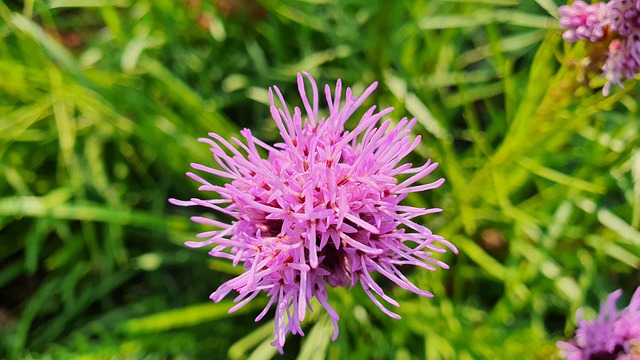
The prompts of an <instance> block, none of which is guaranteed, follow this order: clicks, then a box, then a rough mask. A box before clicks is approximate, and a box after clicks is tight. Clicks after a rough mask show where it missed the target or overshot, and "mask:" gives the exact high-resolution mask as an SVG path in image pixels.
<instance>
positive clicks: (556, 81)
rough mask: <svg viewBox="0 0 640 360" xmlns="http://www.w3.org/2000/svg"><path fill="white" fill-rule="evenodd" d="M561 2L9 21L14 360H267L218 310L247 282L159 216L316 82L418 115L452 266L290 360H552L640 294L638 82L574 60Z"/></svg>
mask: <svg viewBox="0 0 640 360" xmlns="http://www.w3.org/2000/svg"><path fill="white" fill-rule="evenodd" d="M557 5H560V3H554V2H553V1H551V0H536V1H515V0H483V1H465V0H455V1H454V0H448V1H446V0H432V1H429V0H418V1H404V0H403V1H393V2H391V1H382V0H379V1H364V0H349V1H341V2H332V1H328V0H313V1H312V0H306V1H303V0H286V1H272V0H260V1H258V2H255V1H251V0H219V1H217V2H214V3H212V2H206V1H204V2H203V1H196V0H193V1H178V2H173V1H169V0H160V1H151V0H140V1H128V0H119V1H107V0H104V1H103V0H91V1H89V0H55V1H53V0H52V1H41V0H30V1H25V2H23V3H22V2H14V1H9V2H5V3H1V4H0V19H1V20H0V35H1V36H2V41H1V42H0V175H2V176H0V358H8V359H19V358H36V359H40V358H42V359H58V358H83V359H102V358H125V357H126V358H134V359H138V358H140V359H142V358H144V359H155V358H158V359H161V358H183V359H184V358H211V357H212V356H213V355H216V356H218V357H225V356H226V357H228V358H231V359H267V358H271V357H273V356H277V355H276V352H275V349H274V348H272V347H271V346H269V345H268V343H269V342H270V341H271V339H272V336H273V334H272V324H271V323H270V322H269V321H268V320H263V322H262V323H259V324H255V323H254V322H253V318H254V317H255V315H256V313H257V312H259V307H260V305H261V304H264V298H262V299H261V300H258V299H260V298H258V299H256V300H255V301H254V302H255V304H253V305H250V306H248V307H246V308H244V309H243V311H241V312H237V313H234V314H233V315H229V314H227V310H228V309H229V308H230V306H231V305H230V300H228V301H224V302H222V303H220V304H214V303H209V302H207V299H208V295H209V293H210V292H211V291H213V290H214V289H215V288H216V287H217V285H218V284H220V283H221V282H222V281H224V280H225V279H228V278H229V277H230V276H231V275H233V274H235V273H237V271H238V269H236V268H233V267H231V266H230V265H229V264H227V263H225V262H221V261H215V260H210V259H208V258H207V256H206V252H204V251H198V250H192V249H188V248H185V247H184V246H183V245H182V243H183V242H184V241H188V240H191V239H193V237H194V234H195V233H196V232H197V231H198V227H197V226H196V225H193V224H191V223H190V222H189V219H188V217H189V216H190V215H195V214H194V213H193V211H192V210H190V209H186V210H185V209H179V208H174V207H171V206H169V205H168V203H167V198H168V197H177V198H189V197H192V196H194V194H195V193H196V186H195V184H194V183H193V182H190V181H189V180H188V178H187V177H186V176H184V173H185V172H186V171H188V168H189V163H190V162H200V163H205V164H207V163H211V159H210V158H209V155H208V154H209V152H208V151H207V149H206V148H204V147H202V146H200V145H199V144H198V143H197V142H196V139H197V138H198V137H201V136H204V135H205V134H206V133H207V132H211V131H212V132H216V133H218V134H220V135H222V136H225V137H230V136H234V135H236V134H238V131H239V130H240V129H241V128H242V127H251V128H252V129H253V133H254V135H255V136H257V137H259V138H261V139H264V140H265V141H270V142H272V141H276V140H277V139H278V136H279V135H278V132H277V128H276V127H275V126H274V124H273V123H272V122H271V121H270V119H269V113H268V107H267V104H268V96H267V92H266V89H267V87H268V86H271V85H273V84H276V85H278V86H279V87H280V88H281V89H283V91H284V92H285V93H286V94H289V96H288V98H289V99H292V100H291V101H293V96H291V95H292V94H295V93H296V88H295V81H294V79H295V74H296V73H297V72H299V71H302V70H306V71H308V72H310V73H311V74H312V75H314V76H315V77H316V79H317V80H318V81H319V82H320V83H322V84H324V83H332V82H334V81H335V79H337V78H342V80H343V82H344V83H346V84H352V85H353V87H354V90H355V92H356V93H357V92H358V91H361V90H362V89H364V87H365V86H366V85H368V84H369V83H370V82H372V81H376V80H377V81H379V82H380V86H379V89H378V91H377V92H376V93H375V94H374V97H375V99H374V100H375V103H377V104H380V105H381V106H394V107H395V108H396V110H395V112H394V114H395V116H397V119H399V118H400V117H402V116H405V115H406V116H413V117H416V118H417V119H418V121H419V125H418V126H417V127H416V128H415V129H414V130H415V132H416V134H420V135H421V136H422V137H423V141H422V143H421V145H420V147H419V148H418V149H417V151H416V153H415V154H414V155H413V157H414V160H415V161H423V159H424V158H431V159H433V160H435V161H438V162H440V163H441V167H440V168H439V170H438V171H439V174H438V175H441V176H444V177H445V178H446V179H447V182H446V184H445V186H444V187H443V188H441V189H439V191H436V192H433V194H428V195H422V196H420V195H417V196H413V197H410V198H409V199H407V202H408V203H412V204H414V205H417V206H429V207H430V206H438V207H442V208H444V209H445V211H444V213H443V214H442V215H438V216H432V217H429V218H427V219H425V221H426V222H428V225H429V227H430V228H432V229H433V230H434V231H436V232H437V233H440V234H442V235H444V236H446V237H447V238H448V239H449V240H450V241H451V242H453V243H454V244H455V245H456V246H457V247H458V248H459V250H460V255H459V256H457V257H452V256H447V257H445V258H446V259H445V260H446V261H447V262H448V263H449V264H451V270H448V271H439V272H436V273H426V272H423V271H414V272H412V273H411V274H410V275H411V277H412V279H413V280H414V281H415V282H416V283H417V284H418V285H419V286H421V287H422V288H425V289H428V290H430V291H432V292H434V293H435V295H436V297H435V298H434V299H424V298H418V297H417V296H414V295H411V294H407V293H406V292H403V291H399V289H391V290H390V291H391V293H392V295H393V296H394V297H395V298H396V299H398V301H399V302H400V304H401V307H400V309H399V314H400V315H401V316H402V317H403V319H402V320H400V321H395V320H392V319H389V318H387V317H386V316H385V315H384V314H382V313H380V312H379V310H377V309H376V308H375V306H374V305H372V304H371V303H370V301H369V300H368V299H367V298H366V296H365V295H364V294H363V293H362V292H361V291H357V290H354V291H348V290H345V289H334V290H332V292H331V293H330V299H331V303H332V305H333V306H334V307H335V308H336V309H337V311H338V313H339V314H341V322H340V331H341V335H340V337H339V339H338V340H337V341H336V342H330V335H331V329H330V326H329V325H328V323H327V317H326V316H325V315H324V314H323V313H322V312H317V313H315V314H313V317H312V318H310V319H309V320H308V321H307V323H306V326H305V331H306V332H307V336H305V337H304V338H298V337H290V338H289V339H288V340H287V346H286V347H285V355H284V357H285V358H300V359H308V358H317V359H321V358H353V359H360V358H361V359H365V358H368V359H403V360H404V359H421V358H427V359H454V358H458V359H495V358H522V359H548V358H553V357H557V353H556V350H555V345H554V343H555V341H557V340H559V339H562V338H566V337H567V336H570V335H571V333H572V331H573V330H574V328H575V322H574V321H575V319H574V317H573V314H574V313H575V311H576V310H577V309H578V308H580V307H585V306H586V307H587V308H588V309H589V311H591V312H593V311H592V310H591V309H593V308H595V307H596V306H597V304H598V303H599V301H600V300H601V299H603V298H604V296H605V295H606V294H607V293H608V292H610V291H612V290H615V289H617V288H623V289H624V290H625V296H627V298H628V297H629V296H630V293H631V292H632V291H633V290H634V289H635V287H637V286H638V284H639V282H640V272H639V269H640V187H639V186H638V183H639V182H638V177H639V176H640V175H639V169H640V168H639V166H640V165H639V164H640V152H638V149H639V148H640V141H638V138H639V137H638V134H639V133H640V122H638V121H637V110H638V101H637V93H636V88H635V83H633V82H629V83H628V84H626V85H625V87H624V88H620V89H617V90H616V91H615V92H614V93H613V94H612V95H610V96H609V97H606V98H605V97H603V96H602V95H601V93H600V90H599V89H600V87H601V86H602V85H603V83H604V82H603V80H602V79H600V78H599V77H598V76H594V75H593V74H590V73H588V72H587V69H585V68H584V66H583V65H582V63H581V61H580V60H581V59H582V58H584V56H585V49H584V46H583V45H582V44H580V43H578V44H576V45H569V44H564V43H562V41H561V37H560V35H561V30H560V29H559V28H558V23H557V20H556V19H555V18H554V16H557Z"/></svg>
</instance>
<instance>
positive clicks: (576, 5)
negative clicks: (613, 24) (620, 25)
mask: <svg viewBox="0 0 640 360" xmlns="http://www.w3.org/2000/svg"><path fill="white" fill-rule="evenodd" d="M559 13H560V26H562V27H563V28H565V29H567V31H565V32H564V34H563V35H562V38H563V39H564V40H565V41H569V42H576V41H578V40H589V41H591V42H598V41H602V40H604V38H605V37H606V36H607V30H606V25H607V24H606V22H605V19H606V6H605V4H604V3H595V4H593V5H589V4H587V3H585V2H584V1H580V0H578V1H574V2H573V4H571V5H565V6H561V7H560V9H559Z"/></svg>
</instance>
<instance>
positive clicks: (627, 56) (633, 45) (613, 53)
mask: <svg viewBox="0 0 640 360" xmlns="http://www.w3.org/2000/svg"><path fill="white" fill-rule="evenodd" d="M639 45H640V42H636V41H633V40H632V39H631V38H629V39H627V40H626V41H622V40H619V39H614V40H613V41H611V43H610V44H609V53H608V56H607V61H606V62H605V63H604V65H603V66H602V73H603V76H604V77H605V78H606V79H607V80H608V81H607V83H606V84H605V85H604V88H603V89H602V93H603V94H604V96H608V95H609V91H610V89H611V85H612V84H615V85H618V86H620V87H622V86H623V85H622V80H624V79H633V78H634V77H635V76H636V74H637V73H638V72H640V62H638V60H637V57H636V56H634V55H635V54H636V53H638V46H639Z"/></svg>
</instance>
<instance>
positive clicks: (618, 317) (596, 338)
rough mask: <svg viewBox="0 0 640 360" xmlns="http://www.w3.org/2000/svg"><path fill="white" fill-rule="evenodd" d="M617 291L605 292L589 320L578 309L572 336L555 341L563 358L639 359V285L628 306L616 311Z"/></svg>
mask: <svg viewBox="0 0 640 360" xmlns="http://www.w3.org/2000/svg"><path fill="white" fill-rule="evenodd" d="M621 295H622V290H616V291H614V292H612V293H611V294H609V296H608V297H607V300H606V301H605V302H604V303H602V304H601V305H600V314H599V315H598V317H597V318H596V319H595V320H593V321H585V320H584V319H583V318H582V309H580V310H578V312H577V314H576V317H577V320H578V330H576V336H575V338H574V339H573V340H572V341H570V342H564V341H559V342H558V343H557V345H558V348H560V352H561V354H562V356H563V357H564V358H565V359H567V360H595V359H603V360H608V359H611V360H640V287H638V289H636V292H635V293H634V294H633V297H632V299H631V302H630V303H629V306H627V307H626V308H625V309H623V310H622V311H620V312H618V311H617V310H616V302H617V301H618V299H619V298H620V296H621Z"/></svg>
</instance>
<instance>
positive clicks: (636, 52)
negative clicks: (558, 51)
mask: <svg viewBox="0 0 640 360" xmlns="http://www.w3.org/2000/svg"><path fill="white" fill-rule="evenodd" d="M559 12H560V25H561V26H562V27H563V28H565V29H566V31H565V32H564V34H563V35H562V37H563V39H564V40H566V41H569V42H576V41H578V40H586V41H589V42H592V43H597V42H605V44H607V45H608V48H609V51H608V52H607V54H606V61H605V62H604V64H603V65H602V76H603V77H604V78H606V79H607V82H606V84H605V86H604V88H603V90H602V92H603V94H604V95H605V96H607V95H609V91H610V89H611V85H613V84H615V85H618V86H620V87H622V80H626V79H633V78H635V76H636V75H637V74H638V73H640V0H611V1H610V2H609V3H606V4H605V3H604V2H598V3H595V4H591V5H589V4H587V3H585V2H584V1H580V0H578V1H575V2H573V4H571V5H566V6H561V7H560V9H559Z"/></svg>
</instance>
